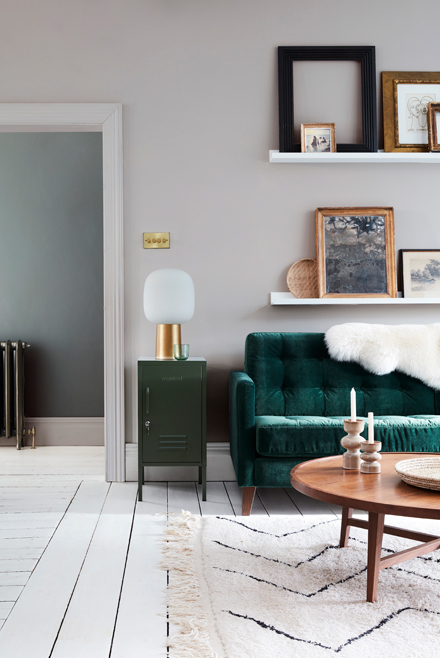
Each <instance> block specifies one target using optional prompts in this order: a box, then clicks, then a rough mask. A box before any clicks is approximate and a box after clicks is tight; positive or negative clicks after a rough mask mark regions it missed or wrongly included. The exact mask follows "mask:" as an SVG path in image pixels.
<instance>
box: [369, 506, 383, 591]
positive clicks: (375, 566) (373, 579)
mask: <svg viewBox="0 0 440 658" xmlns="http://www.w3.org/2000/svg"><path fill="white" fill-rule="evenodd" d="M384 522H385V514H376V513H373V512H369V513H368V562H367V601H369V603H374V601H375V600H376V598H377V583H378V581H379V570H380V553H381V550H382V538H383V526H384Z"/></svg>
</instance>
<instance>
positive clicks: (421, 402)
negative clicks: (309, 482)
mask: <svg viewBox="0 0 440 658" xmlns="http://www.w3.org/2000/svg"><path fill="white" fill-rule="evenodd" d="M245 372H246V373H247V374H248V375H249V376H250V377H251V378H252V379H253V380H254V382H255V407H256V409H255V413H256V415H257V416H344V417H345V418H347V417H349V415H350V390H351V388H352V387H353V386H354V388H355V389H356V401H357V415H358V416H366V415H367V413H368V411H373V412H374V414H375V415H376V416H410V415H421V414H429V415H435V414H440V392H439V391H434V390H433V389H431V388H429V387H428V386H426V385H425V384H423V383H422V382H421V381H419V380H418V379H414V378H413V377H409V376H408V375H404V374H403V373H400V372H397V371H395V372H392V373H390V374H389V375H382V376H379V375H373V374H371V373H369V372H367V371H366V370H365V369H364V368H363V367H362V366H360V365H358V364H356V363H348V362H338V361H334V360H333V359H331V358H330V356H329V354H328V352H327V348H326V346H325V343H324V334H321V333H253V334H249V335H248V336H247V338H246V349H245Z"/></svg>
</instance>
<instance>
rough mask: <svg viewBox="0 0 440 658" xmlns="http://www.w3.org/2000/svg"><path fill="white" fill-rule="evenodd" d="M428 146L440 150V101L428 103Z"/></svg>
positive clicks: (430, 148) (433, 149)
mask: <svg viewBox="0 0 440 658" xmlns="http://www.w3.org/2000/svg"><path fill="white" fill-rule="evenodd" d="M428 147H429V150H430V151H440V103H429V105H428Z"/></svg>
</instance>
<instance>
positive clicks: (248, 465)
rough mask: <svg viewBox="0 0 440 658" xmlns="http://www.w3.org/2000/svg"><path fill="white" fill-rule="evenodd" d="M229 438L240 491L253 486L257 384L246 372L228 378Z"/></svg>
mask: <svg viewBox="0 0 440 658" xmlns="http://www.w3.org/2000/svg"><path fill="white" fill-rule="evenodd" d="M229 437H230V446H231V457H232V463H233V464H234V469H235V475H236V477H237V483H238V485H239V486H240V487H252V486H254V466H255V458H256V450H255V384H254V382H253V381H252V379H251V378H250V377H249V375H247V374H246V373H245V372H240V371H238V370H233V371H232V372H231V374H230V376H229Z"/></svg>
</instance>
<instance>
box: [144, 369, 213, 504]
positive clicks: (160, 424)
mask: <svg viewBox="0 0 440 658" xmlns="http://www.w3.org/2000/svg"><path fill="white" fill-rule="evenodd" d="M138 394H139V404H138V409H139V414H138V415H139V432H138V458H139V479H138V486H139V500H142V485H143V483H144V466H166V465H167V466H182V465H186V466H198V467H199V482H200V484H202V494H203V500H206V361H205V359H202V358H189V359H187V360H186V361H175V360H174V359H173V360H172V359H170V360H166V361H162V360H157V359H154V358H151V359H139V361H138Z"/></svg>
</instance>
